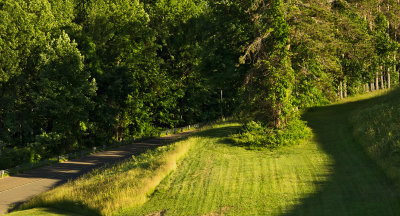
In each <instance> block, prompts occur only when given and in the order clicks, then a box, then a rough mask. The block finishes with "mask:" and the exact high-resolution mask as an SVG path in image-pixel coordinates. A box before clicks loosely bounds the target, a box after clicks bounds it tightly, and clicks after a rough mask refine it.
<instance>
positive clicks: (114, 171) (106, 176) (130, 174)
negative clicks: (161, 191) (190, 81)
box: [21, 137, 197, 215]
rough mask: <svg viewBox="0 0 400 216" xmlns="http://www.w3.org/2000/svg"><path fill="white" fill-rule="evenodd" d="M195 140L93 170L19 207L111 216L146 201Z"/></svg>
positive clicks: (178, 143)
mask: <svg viewBox="0 0 400 216" xmlns="http://www.w3.org/2000/svg"><path fill="white" fill-rule="evenodd" d="M195 139H197V138H195V137H193V138H189V139H187V140H184V141H180V142H177V143H174V144H171V145H169V146H163V147H160V148H158V149H156V150H153V151H149V152H147V153H144V154H142V155H140V156H138V157H134V156H132V159H130V160H127V161H125V162H122V163H120V164H118V165H114V166H111V167H106V168H103V169H99V170H95V171H94V172H92V173H90V174H87V175H85V176H83V177H81V178H79V179H77V180H75V181H72V182H68V183H67V184H65V185H63V186H61V187H57V188H55V189H53V190H51V191H49V192H46V193H43V194H41V195H39V196H37V197H35V198H33V199H32V200H31V201H29V202H28V203H26V204H24V205H23V206H22V207H21V208H22V209H28V208H35V207H52V208H58V209H66V210H69V211H71V210H73V211H75V212H78V213H83V212H85V214H92V215H93V214H101V215H112V214H115V213H117V212H118V211H119V210H120V209H122V208H127V207H134V206H138V205H141V204H143V203H145V202H146V200H147V196H148V195H149V194H151V193H152V192H153V190H154V189H155V188H156V186H157V185H158V184H159V183H160V182H161V180H162V179H163V178H164V177H165V176H167V175H168V174H169V173H170V172H171V171H173V170H175V169H176V167H177V162H178V161H179V160H180V159H181V158H182V156H183V155H185V153H186V152H187V151H188V150H189V149H190V147H191V145H192V143H194V142H195V141H194V140H195Z"/></svg>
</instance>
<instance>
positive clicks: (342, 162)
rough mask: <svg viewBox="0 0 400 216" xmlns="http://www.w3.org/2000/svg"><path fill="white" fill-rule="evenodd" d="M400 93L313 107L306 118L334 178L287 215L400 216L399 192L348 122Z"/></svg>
mask: <svg viewBox="0 0 400 216" xmlns="http://www.w3.org/2000/svg"><path fill="white" fill-rule="evenodd" d="M399 95H400V94H399V91H394V92H392V93H390V94H388V95H384V96H380V97H377V98H372V99H367V100H362V101H357V102H351V103H346V104H339V105H332V106H327V107H319V108H313V109H312V110H310V111H308V112H306V113H305V115H304V120H306V121H307V122H308V125H309V126H310V127H311V128H312V130H313V132H314V134H315V136H316V137H315V138H316V140H317V142H318V144H319V145H320V146H321V148H322V149H323V150H324V152H325V153H327V154H328V155H329V156H330V157H331V158H332V160H333V164H332V165H331V167H330V168H331V175H330V176H329V177H328V180H327V181H326V182H318V183H317V184H318V186H317V188H318V191H317V192H315V193H314V194H312V195H310V196H309V197H306V198H303V199H301V200H300V204H298V205H297V206H294V208H293V209H292V210H290V211H289V212H287V213H286V214H285V215H293V216H298V215H307V216H308V215H310V216H313V215H332V216H333V215H335V216H336V215H399V214H400V196H399V190H398V189H397V188H396V187H395V186H394V184H393V182H391V181H390V180H389V179H388V178H387V177H386V175H385V174H384V172H383V171H382V170H381V169H380V168H379V167H378V166H377V164H376V162H375V161H373V160H371V159H370V158H369V157H368V156H367V154H366V152H365V150H364V149H363V147H362V146H361V144H359V143H357V141H356V140H354V139H353V136H352V131H353V130H352V127H351V124H350V123H349V122H348V120H349V118H350V117H351V115H352V112H353V111H354V110H357V109H360V108H362V107H365V106H370V105H371V104H377V103H382V102H384V101H388V100H390V98H392V97H399Z"/></svg>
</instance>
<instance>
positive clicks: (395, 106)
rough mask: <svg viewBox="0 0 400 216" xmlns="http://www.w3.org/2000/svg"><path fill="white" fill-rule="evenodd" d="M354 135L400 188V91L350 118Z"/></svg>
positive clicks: (378, 100) (371, 104)
mask: <svg viewBox="0 0 400 216" xmlns="http://www.w3.org/2000/svg"><path fill="white" fill-rule="evenodd" d="M351 123H352V125H353V127H354V130H353V131H354V136H355V137H356V139H357V140H358V141H359V142H360V143H361V144H362V145H363V146H364V148H365V149H366V151H367V153H368V154H369V155H370V156H371V158H373V159H374V160H376V161H377V162H378V164H379V166H380V167H382V168H383V170H384V171H385V172H386V174H387V175H388V176H390V178H391V179H392V180H393V181H394V182H395V183H396V184H398V185H400V167H399V164H400V90H396V91H393V92H391V93H390V94H388V95H386V96H384V97H381V98H379V99H375V100H371V101H370V102H369V103H367V105H366V106H364V107H361V108H360V109H359V110H357V112H355V113H354V115H353V116H352V117H351Z"/></svg>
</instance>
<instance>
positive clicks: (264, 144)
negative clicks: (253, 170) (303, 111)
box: [232, 119, 312, 150]
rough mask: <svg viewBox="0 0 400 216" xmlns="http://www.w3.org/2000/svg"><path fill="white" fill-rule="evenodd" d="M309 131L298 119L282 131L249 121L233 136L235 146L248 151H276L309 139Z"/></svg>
mask: <svg viewBox="0 0 400 216" xmlns="http://www.w3.org/2000/svg"><path fill="white" fill-rule="evenodd" d="M311 135H312V133H311V130H310V129H309V128H308V127H307V125H306V123H305V122H304V121H302V120H300V119H295V120H292V121H291V122H290V123H289V124H288V125H287V126H286V127H285V128H284V129H273V128H270V127H266V126H263V124H262V123H260V122H255V121H250V122H248V123H246V124H245V125H243V127H242V129H241V132H240V133H238V134H235V135H233V136H232V137H233V139H234V141H235V142H236V144H238V145H240V146H245V147H248V148H250V149H259V148H268V149H271V150H272V149H276V148H278V147H280V146H287V145H292V144H295V143H297V142H299V141H300V140H302V139H306V138H309V137H311Z"/></svg>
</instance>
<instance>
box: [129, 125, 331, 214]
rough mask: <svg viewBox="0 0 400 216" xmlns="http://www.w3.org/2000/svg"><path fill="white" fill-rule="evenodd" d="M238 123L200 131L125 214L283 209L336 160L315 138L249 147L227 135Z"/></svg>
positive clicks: (313, 189)
mask: <svg viewBox="0 0 400 216" xmlns="http://www.w3.org/2000/svg"><path fill="white" fill-rule="evenodd" d="M237 128H238V125H235V124H231V125H222V126H219V127H218V128H214V129H211V130H208V131H204V132H202V133H201V134H199V136H201V137H202V139H201V140H200V142H198V143H197V144H196V147H195V148H193V149H192V150H191V152H190V153H189V154H188V156H187V157H186V159H185V160H184V161H183V163H182V164H181V166H180V168H179V169H178V170H177V171H176V172H175V173H173V174H172V175H170V176H169V177H168V178H166V179H165V180H164V181H163V182H162V183H161V185H159V187H158V191H156V193H154V194H153V196H152V197H151V199H150V200H149V201H148V202H147V203H145V204H144V205H143V206H142V207H139V208H134V209H131V210H127V211H125V215H146V214H150V213H157V212H158V213H161V212H165V213H167V215H207V214H208V215H213V214H214V215H216V214H227V215H254V214H260V215H271V214H279V213H284V212H288V211H289V210H290V209H291V208H293V206H294V205H296V204H300V199H301V198H304V197H306V196H309V195H311V194H313V193H317V192H318V190H319V189H320V182H324V181H326V180H327V178H328V177H329V176H330V175H331V172H332V170H331V165H332V160H331V159H330V157H329V156H328V155H326V154H324V153H323V151H322V150H321V149H320V148H319V147H318V146H317V145H316V144H315V143H313V142H308V143H301V144H299V145H296V146H292V147H286V148H283V149H280V150H277V151H275V152H270V151H268V150H266V151H249V150H245V149H244V148H241V147H236V146H232V145H231V143H230V142H229V140H227V139H226V137H227V136H228V135H229V134H230V133H234V132H235V130H236V129H237Z"/></svg>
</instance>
